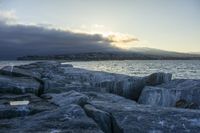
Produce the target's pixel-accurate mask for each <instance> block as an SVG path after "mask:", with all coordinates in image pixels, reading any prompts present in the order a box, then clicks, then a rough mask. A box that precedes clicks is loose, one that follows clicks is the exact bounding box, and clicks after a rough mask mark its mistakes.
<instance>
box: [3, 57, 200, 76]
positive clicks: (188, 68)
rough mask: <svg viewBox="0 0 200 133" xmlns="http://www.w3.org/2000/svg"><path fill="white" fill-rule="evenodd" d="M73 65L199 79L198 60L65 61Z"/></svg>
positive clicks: (127, 73) (116, 71)
mask: <svg viewBox="0 0 200 133" xmlns="http://www.w3.org/2000/svg"><path fill="white" fill-rule="evenodd" d="M32 62H35V61H0V68H2V67H4V66H7V65H9V66H15V65H22V64H29V63H32ZM65 63H67V64H72V65H73V66H74V67H79V68H84V69H88V70H95V71H105V72H111V73H119V74H126V75H130V76H146V75H149V74H151V73H154V72H167V73H172V74H173V78H184V79H200V61H197V60H125V61H79V62H65Z"/></svg>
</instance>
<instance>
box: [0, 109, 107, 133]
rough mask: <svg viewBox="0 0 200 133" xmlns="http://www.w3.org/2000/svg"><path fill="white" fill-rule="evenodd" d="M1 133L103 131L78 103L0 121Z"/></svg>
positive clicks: (86, 132)
mask: <svg viewBox="0 0 200 133" xmlns="http://www.w3.org/2000/svg"><path fill="white" fill-rule="evenodd" d="M0 131H1V133H7V132H20V133H27V132H28V133H39V132H47V133H68V132H69V133H103V132H102V131H101V130H100V128H99V127H98V125H97V124H96V123H95V122H94V121H93V120H92V119H91V118H89V117H87V115H86V114H85V112H84V111H83V110H82V108H81V107H80V106H78V105H69V106H67V107H64V108H59V109H56V110H52V111H46V112H42V113H39V114H36V115H34V116H28V117H25V118H15V119H12V120H1V121H0Z"/></svg>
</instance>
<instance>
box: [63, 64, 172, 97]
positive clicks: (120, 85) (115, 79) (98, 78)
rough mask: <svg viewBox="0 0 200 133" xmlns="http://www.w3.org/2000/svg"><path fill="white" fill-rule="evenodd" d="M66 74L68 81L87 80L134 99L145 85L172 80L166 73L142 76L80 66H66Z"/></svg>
mask: <svg viewBox="0 0 200 133" xmlns="http://www.w3.org/2000/svg"><path fill="white" fill-rule="evenodd" d="M64 74H65V77H66V79H68V81H78V82H81V83H84V82H87V83H89V84H90V85H91V86H93V87H98V88H105V89H104V90H105V91H106V92H109V93H114V94H117V95H120V96H124V97H126V98H130V99H133V100H138V98H139V96H140V93H141V91H142V89H143V88H144V86H145V85H153V84H155V85H158V84H162V83H165V82H168V81H170V80H171V74H165V73H155V74H152V75H150V76H147V77H144V78H142V77H131V76H127V75H122V74H113V73H106V72H98V71H88V70H84V69H79V68H65V72H64Z"/></svg>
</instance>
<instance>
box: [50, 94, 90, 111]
mask: <svg viewBox="0 0 200 133" xmlns="http://www.w3.org/2000/svg"><path fill="white" fill-rule="evenodd" d="M46 95H49V96H51V97H52V98H51V99H49V100H48V101H49V102H51V103H54V104H56V105H58V106H60V107H63V106H68V105H70V104H78V105H84V104H86V103H87V101H88V100H89V98H88V97H87V96H86V95H84V94H81V93H79V92H76V91H69V92H65V93H61V94H46Z"/></svg>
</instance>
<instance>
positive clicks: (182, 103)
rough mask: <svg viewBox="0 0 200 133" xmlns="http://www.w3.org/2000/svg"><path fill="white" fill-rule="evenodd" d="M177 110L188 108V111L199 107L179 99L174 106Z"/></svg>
mask: <svg viewBox="0 0 200 133" xmlns="http://www.w3.org/2000/svg"><path fill="white" fill-rule="evenodd" d="M175 106H176V107H177V108H188V109H199V105H198V104H196V103H192V102H188V101H186V100H184V99H181V100H179V101H177V102H176V105H175Z"/></svg>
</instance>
